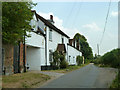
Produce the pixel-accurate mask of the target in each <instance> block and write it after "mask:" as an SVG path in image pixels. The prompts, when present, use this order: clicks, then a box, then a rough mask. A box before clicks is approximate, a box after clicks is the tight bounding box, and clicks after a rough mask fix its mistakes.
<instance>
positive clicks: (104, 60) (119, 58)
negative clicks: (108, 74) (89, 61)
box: [94, 49, 120, 68]
mask: <svg viewBox="0 0 120 90" xmlns="http://www.w3.org/2000/svg"><path fill="white" fill-rule="evenodd" d="M119 51H120V49H114V50H112V51H110V52H107V53H106V54H104V55H103V56H101V57H98V58H97V59H96V60H95V61H94V63H95V64H100V65H101V66H110V67H114V68H119V67H120V53H119Z"/></svg>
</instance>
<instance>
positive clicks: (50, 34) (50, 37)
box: [49, 29, 52, 41]
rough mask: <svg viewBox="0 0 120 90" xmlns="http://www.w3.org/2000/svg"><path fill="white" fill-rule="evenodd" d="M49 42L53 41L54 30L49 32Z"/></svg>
mask: <svg viewBox="0 0 120 90" xmlns="http://www.w3.org/2000/svg"><path fill="white" fill-rule="evenodd" d="M49 40H50V41H52V29H50V30H49Z"/></svg>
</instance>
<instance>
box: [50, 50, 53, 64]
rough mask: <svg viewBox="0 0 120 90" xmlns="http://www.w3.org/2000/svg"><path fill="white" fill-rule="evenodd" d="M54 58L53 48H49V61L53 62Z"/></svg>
mask: <svg viewBox="0 0 120 90" xmlns="http://www.w3.org/2000/svg"><path fill="white" fill-rule="evenodd" d="M52 58H53V55H52V50H49V62H52Z"/></svg>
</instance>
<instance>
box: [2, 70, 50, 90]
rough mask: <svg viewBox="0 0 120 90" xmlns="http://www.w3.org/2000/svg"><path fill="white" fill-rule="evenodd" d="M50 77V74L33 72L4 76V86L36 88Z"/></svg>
mask: <svg viewBox="0 0 120 90" xmlns="http://www.w3.org/2000/svg"><path fill="white" fill-rule="evenodd" d="M50 78H51V77H50V76H48V75H44V74H41V73H31V72H26V73H19V74H13V75H9V76H2V88H34V87H37V86H40V85H41V84H43V83H44V82H46V81H47V80H49V79H50Z"/></svg>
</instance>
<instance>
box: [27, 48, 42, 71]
mask: <svg viewBox="0 0 120 90" xmlns="http://www.w3.org/2000/svg"><path fill="white" fill-rule="evenodd" d="M40 53H41V52H40V48H38V47H37V48H36V47H27V48H26V64H27V65H28V66H29V70H41V61H40V57H41V54H40Z"/></svg>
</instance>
